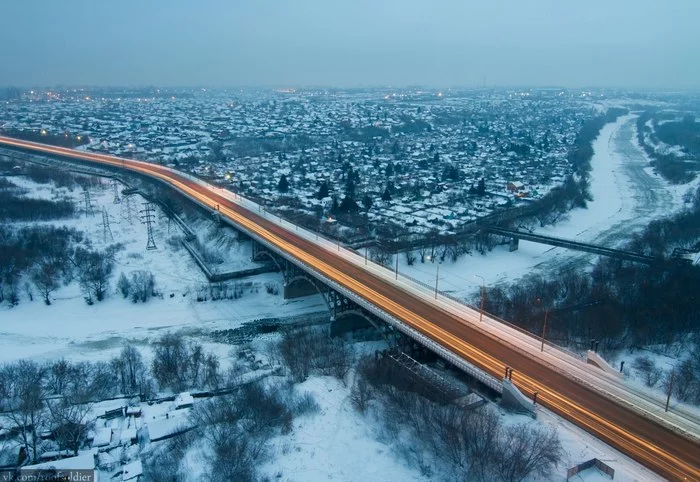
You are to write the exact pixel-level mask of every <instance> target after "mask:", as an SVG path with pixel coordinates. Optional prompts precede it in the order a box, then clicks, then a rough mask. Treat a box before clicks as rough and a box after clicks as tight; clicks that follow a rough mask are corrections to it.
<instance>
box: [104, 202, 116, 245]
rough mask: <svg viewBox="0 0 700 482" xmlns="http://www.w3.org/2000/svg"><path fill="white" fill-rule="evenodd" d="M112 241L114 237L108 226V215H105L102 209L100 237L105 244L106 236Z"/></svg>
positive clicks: (105, 211)
mask: <svg viewBox="0 0 700 482" xmlns="http://www.w3.org/2000/svg"><path fill="white" fill-rule="evenodd" d="M108 234H109V238H110V239H111V240H112V241H114V236H113V235H112V228H111V227H110V226H109V214H107V209H105V208H102V236H103V237H104V240H105V242H107V235H108Z"/></svg>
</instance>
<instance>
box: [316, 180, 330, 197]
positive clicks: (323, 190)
mask: <svg viewBox="0 0 700 482" xmlns="http://www.w3.org/2000/svg"><path fill="white" fill-rule="evenodd" d="M328 195H329V192H328V183H327V182H326V181H323V182H322V183H321V185H320V186H319V188H318V192H317V193H316V199H323V198H325V197H328Z"/></svg>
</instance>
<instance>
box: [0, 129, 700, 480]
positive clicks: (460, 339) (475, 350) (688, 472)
mask: <svg viewBox="0 0 700 482" xmlns="http://www.w3.org/2000/svg"><path fill="white" fill-rule="evenodd" d="M0 145H1V146H5V147H8V148H12V149H19V150H21V151H24V152H32V153H40V154H44V155H49V156H53V157H59V158H64V159H70V160H72V161H74V162H81V163H86V164H90V165H99V166H103V167H105V168H111V169H117V170H121V169H123V170H128V171H130V172H131V173H134V174H139V175H142V176H147V177H148V178H151V179H154V180H157V181H159V182H161V183H164V184H165V185H168V186H170V187H171V188H172V189H174V190H176V191H178V192H180V193H181V194H183V195H184V196H186V197H188V198H189V199H190V200H192V201H193V202H195V203H197V204H199V205H200V206H201V207H202V208H204V209H207V210H210V211H211V212H212V213H214V214H216V215H217V216H220V217H221V219H222V220H223V221H225V222H227V223H230V224H231V225H233V226H235V227H236V229H239V230H241V231H243V232H245V233H246V234H247V235H248V236H249V237H250V238H252V239H253V240H254V241H255V242H256V243H257V244H258V245H259V249H260V250H261V251H265V252H266V253H267V254H264V255H263V254H258V255H259V256H268V255H269V256H270V257H272V258H273V259H275V260H277V262H278V263H279V265H280V266H279V267H280V269H282V270H287V274H286V275H285V276H286V277H285V280H286V282H287V283H288V285H289V286H291V285H292V284H293V283H294V282H295V281H294V278H298V277H304V278H307V279H308V280H309V282H310V283H311V285H312V286H314V287H315V288H316V289H317V290H318V291H319V292H321V293H322V294H323V295H324V299H326V301H327V302H328V304H329V309H330V310H331V313H332V315H333V316H340V315H341V314H342V313H343V312H344V311H354V312H356V313H358V314H361V315H363V316H366V317H368V319H371V320H373V321H374V322H378V321H379V320H381V323H382V325H381V326H380V329H382V330H383V332H384V333H385V335H386V336H387V337H391V336H393V335H394V334H396V333H400V334H402V336H404V337H408V338H410V339H411V340H413V341H414V342H415V343H417V344H420V345H422V346H425V347H427V348H429V349H430V350H432V351H434V352H435V353H437V354H438V355H439V356H441V357H443V358H444V359H445V360H447V361H448V362H450V363H452V364H453V365H454V366H456V367H458V368H460V369H462V370H464V371H466V372H468V373H471V374H473V375H474V376H475V377H477V378H478V379H479V380H481V381H482V383H484V384H485V385H487V386H490V387H492V388H493V389H495V390H501V389H502V387H503V386H505V385H507V386H510V383H512V384H513V386H515V387H517V389H518V390H519V391H520V392H521V393H523V394H524V395H525V396H526V397H530V398H532V397H533V395H534V393H535V392H538V398H537V401H538V405H542V406H544V407H546V408H547V409H549V410H551V411H553V412H555V413H557V414H558V415H560V416H562V417H563V418H565V419H567V420H570V421H571V422H573V423H575V424H577V425H578V426H580V427H581V428H583V429H584V430H586V431H588V432H590V433H591V434H593V435H595V436H596V437H598V438H599V439H601V440H603V441H605V442H607V443H609V444H610V445H612V446H613V447H615V448H617V449H619V450H621V451H622V452H624V453H625V454H627V455H629V456H630V457H632V458H634V459H636V460H637V461H639V462H640V463H642V464H644V465H646V466H647V467H649V468H651V469H652V470H654V471H655V472H657V473H659V474H660V475H662V476H663V477H666V478H668V479H672V480H700V450H699V441H700V417H698V416H697V414H696V413H695V412H691V411H688V410H685V409H683V408H675V409H674V410H673V411H671V412H665V411H664V403H665V400H663V399H661V398H662V397H657V396H655V395H653V394H649V393H646V392H643V391H641V390H638V389H636V388H635V387H633V386H631V385H630V386H628V385H626V384H625V383H624V381H622V380H620V379H619V378H618V377H616V376H613V375H611V374H609V373H607V372H605V371H602V370H599V369H596V368H594V367H592V366H590V365H586V363H585V361H584V360H583V359H581V358H579V357H577V356H575V355H573V354H571V353H569V352H567V351H565V350H562V349H559V348H557V347H555V346H552V345H547V348H546V349H545V350H542V349H541V341H540V340H539V339H537V338H535V337H533V336H531V335H529V334H527V333H523V332H521V331H518V330H517V329H514V328H512V327H510V326H508V325H506V324H504V323H503V322H502V321H500V320H497V319H495V318H493V317H491V316H489V315H487V314H484V316H483V320H480V316H479V315H480V312H479V311H478V310H475V309H473V308H470V307H468V306H465V305H462V304H460V303H457V302H455V301H453V300H450V299H448V298H444V297H442V296H440V295H439V294H438V295H436V294H435V293H434V292H433V291H432V290H428V289H426V288H424V287H421V286H419V285H417V284H415V283H413V282H412V281H410V280H407V279H405V278H402V277H401V276H399V275H395V273H394V272H392V271H391V270H387V269H385V268H383V267H381V266H377V265H374V264H373V263H367V260H366V259H364V257H363V256H361V255H359V254H357V253H354V252H352V251H349V250H346V249H343V248H342V247H341V246H340V245H339V244H337V243H335V242H331V241H328V240H325V239H323V238H319V237H318V235H317V234H316V233H312V232H309V231H306V230H304V229H302V228H300V227H299V226H296V225H293V224H291V223H288V222H286V221H284V220H283V219H281V218H278V217H277V216H275V215H273V214H271V213H269V212H267V211H265V209H264V207H262V206H260V205H257V204H255V203H253V202H251V201H249V200H247V199H245V198H243V197H241V196H238V195H237V194H235V193H232V192H230V191H227V190H225V189H222V188H219V187H216V186H213V185H211V184H207V183H205V182H203V181H201V180H199V179H196V178H195V177H193V176H190V175H187V174H185V173H182V172H178V171H176V170H174V169H170V168H167V167H164V166H160V165H156V164H150V163H147V162H142V161H135V160H129V159H123V158H118V157H114V156H109V155H104V154H97V153H90V152H85V151H75V150H71V149H64V148H58V147H52V146H47V145H42V144H36V143H31V142H25V141H20V140H16V139H12V138H7V137H0ZM289 289H292V288H291V287H290V288H289ZM506 374H508V378H509V380H510V381H509V382H507V381H506V382H504V378H505V376H506Z"/></svg>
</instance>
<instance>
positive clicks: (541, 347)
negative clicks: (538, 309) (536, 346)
mask: <svg viewBox="0 0 700 482" xmlns="http://www.w3.org/2000/svg"><path fill="white" fill-rule="evenodd" d="M548 316H549V310H544V325H543V326H542V345H541V346H540V352H543V351H544V336H545V334H546V332H547V317H548Z"/></svg>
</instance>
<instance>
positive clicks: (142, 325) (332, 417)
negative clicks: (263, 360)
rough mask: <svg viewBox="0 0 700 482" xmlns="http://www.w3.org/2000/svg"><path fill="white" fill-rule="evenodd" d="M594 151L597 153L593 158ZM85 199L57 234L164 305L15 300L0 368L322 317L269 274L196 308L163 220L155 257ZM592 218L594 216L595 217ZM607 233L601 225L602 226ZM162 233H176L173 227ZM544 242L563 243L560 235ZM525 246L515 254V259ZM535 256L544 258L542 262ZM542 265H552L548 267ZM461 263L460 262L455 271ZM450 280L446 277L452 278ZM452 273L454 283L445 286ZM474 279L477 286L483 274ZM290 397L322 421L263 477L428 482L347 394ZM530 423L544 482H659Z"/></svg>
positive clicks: (571, 437)
mask: <svg viewBox="0 0 700 482" xmlns="http://www.w3.org/2000/svg"><path fill="white" fill-rule="evenodd" d="M621 125H623V124H620V123H619V122H618V124H615V126H616V129H617V130H615V129H612V128H611V129H612V131H611V132H610V133H609V134H608V136H609V138H612V136H613V132H618V131H619V130H620V128H621ZM601 137H604V136H601ZM599 141H600V140H599ZM599 149H600V148H599V147H598V143H597V144H596V153H597V156H599ZM596 172H597V173H601V174H600V175H601V176H602V175H604V172H605V171H601V170H598V171H596V167H595V166H594V173H596ZM610 172H612V171H610ZM21 182H22V185H23V186H24V187H27V188H30V189H32V191H33V190H34V189H37V190H39V191H40V192H41V196H45V197H46V198H51V197H53V195H67V196H71V197H72V198H73V199H75V200H76V201H80V200H81V199H82V193H81V192H80V191H79V190H75V191H73V192H72V193H68V192H58V193H55V192H52V191H51V188H49V187H44V188H42V187H40V186H37V185H33V183H31V181H21ZM92 199H93V204H94V207H95V211H96V213H97V214H96V215H95V216H86V215H85V214H82V215H80V216H79V217H77V218H76V219H73V220H67V221H65V222H61V223H59V224H66V225H69V226H74V227H76V228H77V229H80V230H84V231H85V232H86V233H88V237H89V238H90V239H91V241H92V242H93V245H94V247H96V248H100V247H104V246H106V245H108V244H110V243H112V242H121V243H124V246H125V249H124V250H123V251H121V252H120V253H119V254H118V255H117V267H116V269H115V271H116V276H115V278H114V279H116V278H117V277H118V276H119V273H120V272H121V271H124V272H126V273H128V272H130V271H131V270H135V269H147V270H150V271H152V272H153V273H154V274H155V276H156V281H157V286H158V289H159V291H161V292H162V293H163V297H162V298H156V299H152V300H150V301H148V302H147V303H145V304H133V303H131V302H130V301H128V300H124V299H122V298H121V296H120V295H118V294H117V293H116V292H114V293H112V294H111V295H110V297H109V298H108V299H107V300H106V301H104V302H100V303H96V304H95V305H92V306H88V305H87V304H86V303H85V302H84V301H83V299H82V295H81V294H80V292H79V290H78V288H77V286H75V285H70V286H68V287H64V288H61V289H60V290H59V291H57V292H56V293H55V296H54V303H53V304H52V305H51V306H45V305H44V304H43V303H42V302H41V300H39V299H38V297H37V296H36V295H35V299H34V301H33V302H29V301H28V299H27V297H26V295H24V296H23V299H22V302H21V303H20V305H19V306H17V307H14V308H8V307H6V306H3V307H1V308H0V362H3V361H10V360H15V359H18V358H24V357H32V358H35V359H46V360H48V359H55V358H59V357H66V358H67V359H70V360H76V361H78V360H102V359H107V358H110V357H111V356H113V355H115V354H116V353H117V352H118V351H119V350H120V349H121V348H122V346H123V344H124V342H125V341H131V342H133V343H135V344H136V345H138V346H141V347H142V351H144V352H145V353H144V355H145V357H146V358H147V359H148V358H149V354H148V352H150V350H149V349H148V348H147V345H148V343H149V341H151V340H153V339H155V338H157V337H159V336H160V335H161V334H162V333H163V332H164V331H167V330H177V331H179V330H182V331H184V332H185V333H187V334H190V335H195V336H196V335H198V334H202V333H207V332H210V331H212V330H219V329H228V328H235V327H238V326H240V325H241V324H242V323H244V322H246V321H249V320H253V319H256V318H264V317H281V316H289V315H292V314H304V313H311V312H316V311H321V310H323V309H325V304H324V302H323V301H322V299H321V298H320V297H318V296H312V297H308V298H304V299H300V300H289V301H285V300H283V299H282V297H281V295H270V294H268V293H266V292H265V290H264V288H262V285H264V283H265V282H266V281H273V282H277V283H280V284H281V278H280V275H279V274H274V273H270V274H266V275H260V276H256V277H254V278H252V279H251V281H253V283H254V284H257V285H258V286H259V287H260V289H258V291H257V292H246V293H244V295H243V297H242V298H239V299H237V300H222V301H208V302H202V303H200V302H197V301H196V300H195V292H196V289H197V287H198V286H201V285H202V284H204V283H205V279H204V277H203V275H202V274H201V273H200V271H199V269H198V268H197V267H196V265H195V264H194V262H193V261H192V260H191V259H190V257H189V255H187V254H186V253H185V251H184V250H182V249H178V250H176V249H175V248H173V247H172V246H171V245H170V244H168V243H166V242H165V241H166V239H167V238H168V236H169V235H168V233H167V229H168V226H167V224H168V223H167V220H166V219H165V216H163V215H162V214H161V213H157V221H156V225H155V230H154V236H155V242H156V245H157V246H158V249H157V250H151V251H147V250H146V249H145V247H146V230H145V227H144V226H143V225H141V224H140V223H139V222H138V220H135V219H134V220H133V223H129V222H128V220H127V218H128V216H127V215H126V214H125V213H124V203H123V202H122V203H121V204H114V203H113V197H112V191H111V189H109V187H108V186H107V185H104V186H102V187H96V188H95V189H94V190H93V191H92ZM132 201H133V202H134V203H135V204H136V206H137V207H138V208H141V202H143V200H142V199H138V200H137V199H136V198H132ZM102 208H104V209H105V210H106V211H107V213H108V214H109V215H110V216H111V217H110V219H111V222H110V228H111V231H112V236H113V238H114V239H113V240H112V237H111V236H109V235H108V234H107V235H106V236H105V234H104V228H103V224H102V219H101V216H100V214H99V213H100V212H101V211H102ZM600 209H601V212H602V207H601V208H600ZM620 209H621V208H619V209H618V210H620ZM574 216H575V214H572V218H573V217H574ZM610 223H611V222H610V221H608V223H607V224H608V226H610ZM562 225H563V224H562ZM562 225H560V226H562ZM170 229H171V230H174V229H176V227H175V224H174V223H173V224H171V226H170ZM591 229H592V230H593V229H594V227H591ZM591 232H593V231H591ZM172 234H173V233H172V232H171V235H172ZM552 234H555V235H559V236H564V235H563V234H561V233H552ZM525 244H526V243H522V244H521V250H522V249H523V246H524V245H525ZM536 246H539V245H536ZM543 248H544V250H545V252H546V251H549V250H551V248H549V247H543ZM524 253H526V252H525V251H520V252H519V253H506V252H503V253H499V254H497V255H495V256H494V255H492V254H490V255H489V256H484V257H481V256H473V257H470V258H467V260H470V259H477V258H478V259H479V260H483V262H484V263H487V262H488V263H489V264H493V263H497V264H498V263H503V264H504V265H506V264H507V265H512V263H511V262H510V261H509V260H507V257H508V256H517V257H518V258H521V257H522V258H527V256H524ZM540 256H545V257H547V255H545V254H544V252H543V254H541V255H540ZM571 256H576V255H571ZM499 259H501V261H500V262H499ZM550 260H552V261H553V259H552V258H550ZM464 261H466V260H463V261H461V262H464ZM543 261H544V260H543V259H540V260H537V259H535V260H533V259H532V258H530V260H529V263H530V264H529V265H528V264H526V263H524V264H523V268H522V272H526V271H527V269H528V267H530V268H531V267H532V266H534V264H540V263H542V262H543ZM484 266H486V264H484ZM405 268H406V267H405V266H402V267H401V268H400V269H401V270H402V271H403V270H404V269H405ZM419 268H422V269H425V270H426V271H425V272H426V273H428V275H429V276H427V278H426V282H431V281H434V274H433V273H430V268H432V266H429V265H423V266H421V265H418V266H416V267H415V268H414V269H416V270H417V269H419ZM470 271H471V269H466V267H464V266H462V267H460V266H459V265H456V266H454V267H450V266H449V264H445V265H443V266H442V267H441V270H440V275H441V277H440V284H441V287H442V288H443V289H447V290H451V289H453V288H451V287H450V285H449V283H453V284H455V283H460V281H459V280H462V281H461V284H462V286H467V288H463V289H465V290H469V289H473V288H474V287H478V285H479V284H480V283H479V280H478V279H474V280H473V281H471V284H467V283H466V282H465V280H471V277H473V276H471V272H470ZM453 272H454V273H455V274H454V275H453V274H451V273H453ZM457 273H459V276H457V277H456V278H454V276H456V274H457ZM512 273H513V272H512V271H510V270H509V271H505V272H504V274H503V276H502V277H501V278H500V280H505V279H509V277H512ZM517 273H518V272H517V271H516V274H517ZM475 274H480V275H482V276H486V273H485V271H483V270H482V271H481V272H475ZM413 276H416V275H415V274H414V275H413ZM416 277H418V276H416ZM247 281H249V280H243V281H242V283H243V282H247ZM497 281H499V278H493V277H491V278H487V283H489V284H490V283H494V282H497ZM171 294H172V297H171ZM206 348H207V349H208V350H212V351H215V352H216V353H217V354H220V355H222V356H227V353H226V352H227V351H228V350H229V348H230V347H229V346H228V345H225V344H223V343H219V344H218V343H211V342H209V343H207V344H206ZM299 388H300V389H301V390H307V391H310V392H312V393H313V394H314V395H315V396H316V398H317V400H318V402H319V405H320V406H321V413H320V414H319V415H316V416H309V417H303V418H301V419H299V420H298V421H297V422H296V424H295V427H294V430H293V432H292V433H291V434H290V435H287V436H280V437H278V439H275V441H274V446H275V458H274V460H273V461H271V462H270V463H269V464H268V465H266V466H265V467H264V468H263V471H264V472H265V473H266V474H267V475H269V476H270V477H273V478H274V477H276V475H277V474H278V473H281V474H282V477H283V479H285V480H349V481H352V480H358V481H360V480H362V481H364V480H367V479H368V478H372V479H381V480H387V479H391V480H396V479H406V480H427V479H426V478H425V477H422V476H421V475H420V471H419V469H418V468H415V467H409V466H407V465H406V464H405V462H404V461H403V460H401V459H400V458H399V457H398V456H396V455H395V454H394V453H393V452H392V450H391V446H390V444H387V443H385V442H381V441H379V440H378V437H377V436H376V434H375V433H374V430H375V428H374V427H373V425H372V424H371V423H370V422H369V421H368V419H366V418H363V417H361V416H360V415H358V414H357V413H356V412H355V411H354V410H353V409H352V407H351V404H350V403H349V400H348V396H349V389H348V388H346V387H343V386H342V384H340V383H339V382H338V381H336V380H333V379H329V378H325V377H313V378H311V379H310V380H308V381H307V382H305V383H304V384H302V385H301V386H300V387H299ZM538 417H539V419H540V420H541V421H543V422H544V423H547V424H550V425H552V426H556V427H557V430H558V431H559V434H560V436H561V438H562V442H563V444H564V447H565V450H566V452H567V456H566V459H565V461H564V463H563V464H562V466H561V467H559V468H558V470H557V473H556V474H554V475H553V477H554V478H553V479H552V480H564V479H565V476H564V474H565V469H566V467H568V466H570V465H574V464H576V463H580V462H582V461H584V460H587V459H588V458H591V457H598V458H599V459H601V460H604V461H606V462H610V463H611V465H613V466H614V467H615V469H616V480H657V479H658V478H657V477H655V476H654V475H653V474H652V473H650V472H649V471H647V470H646V469H644V468H643V467H641V466H639V465H638V464H636V463H635V462H633V461H631V460H629V459H627V458H626V457H624V456H622V455H620V454H619V453H617V452H615V451H614V450H612V449H611V448H609V447H607V446H606V445H605V444H603V443H601V442H599V441H597V440H596V439H595V438H593V437H592V436H590V435H588V434H586V433H585V432H583V431H581V430H580V429H578V428H576V427H574V426H572V425H571V424H568V423H567V422H564V421H562V420H561V419H559V418H558V417H555V416H553V415H552V414H550V413H548V412H546V411H540V413H539V414H538ZM595 477H596V476H595V474H590V473H589V474H587V475H585V476H584V477H583V478H581V479H578V480H596V478H595Z"/></svg>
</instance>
